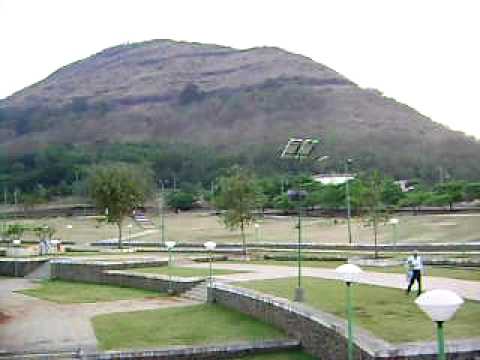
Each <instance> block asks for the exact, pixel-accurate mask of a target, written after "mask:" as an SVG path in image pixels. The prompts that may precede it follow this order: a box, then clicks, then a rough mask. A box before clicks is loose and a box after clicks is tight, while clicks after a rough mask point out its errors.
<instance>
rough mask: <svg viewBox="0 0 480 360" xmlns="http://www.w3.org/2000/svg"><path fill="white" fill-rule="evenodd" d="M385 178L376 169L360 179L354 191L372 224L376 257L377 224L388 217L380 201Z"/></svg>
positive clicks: (376, 254) (376, 255)
mask: <svg viewBox="0 0 480 360" xmlns="http://www.w3.org/2000/svg"><path fill="white" fill-rule="evenodd" d="M384 186H385V180H384V179H383V177H382V175H381V174H380V173H379V172H378V171H374V172H373V173H371V174H369V175H367V176H365V177H363V178H361V179H360V183H359V186H358V190H357V192H356V197H357V201H358V202H359V204H361V207H362V208H363V209H365V211H366V215H367V218H368V220H369V222H370V223H371V224H372V226H373V236H374V246H375V258H377V257H378V224H379V223H380V222H381V221H386V219H387V218H388V215H387V212H386V211H385V210H386V209H385V205H384V203H383V201H382V190H383V189H384Z"/></svg>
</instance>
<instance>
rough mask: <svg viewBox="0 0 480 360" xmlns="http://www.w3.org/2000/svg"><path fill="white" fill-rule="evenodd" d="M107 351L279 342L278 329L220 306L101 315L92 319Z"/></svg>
mask: <svg viewBox="0 0 480 360" xmlns="http://www.w3.org/2000/svg"><path fill="white" fill-rule="evenodd" d="M92 323H93V327H94V329H95V335H96V336H97V340H98V343H99V345H100V348H101V349H103V350H111V349H127V348H148V347H156V346H167V345H168V346H174V345H198V344H218V343H219V344H221V343H227V342H239V341H260V340H266V339H278V338H283V337H285V334H284V333H283V332H281V331H280V330H277V329H275V328H274V327H272V326H270V325H268V324H265V323H262V322H259V321H258V320H255V319H252V318H250V317H248V316H246V315H243V314H241V313H239V312H235V311H232V310H228V309H227V308H224V307H222V306H220V305H208V304H204V305H194V306H188V307H179V308H170V309H159V310H147V311H135V312H130V313H117V314H107V315H99V316H96V317H94V318H93V320H92Z"/></svg>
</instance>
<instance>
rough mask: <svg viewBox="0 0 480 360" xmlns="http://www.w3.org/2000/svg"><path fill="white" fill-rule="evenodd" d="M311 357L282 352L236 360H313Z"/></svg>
mask: <svg viewBox="0 0 480 360" xmlns="http://www.w3.org/2000/svg"><path fill="white" fill-rule="evenodd" d="M315 359H316V358H314V357H313V356H310V355H308V354H305V353H303V352H301V351H297V350H295V351H284V352H280V353H272V354H261V355H251V356H245V357H242V358H237V359H236V360H315Z"/></svg>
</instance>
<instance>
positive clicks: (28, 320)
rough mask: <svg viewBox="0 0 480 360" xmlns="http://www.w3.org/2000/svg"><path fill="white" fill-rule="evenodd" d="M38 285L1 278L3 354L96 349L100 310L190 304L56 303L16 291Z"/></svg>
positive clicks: (165, 300) (180, 300)
mask: <svg viewBox="0 0 480 360" xmlns="http://www.w3.org/2000/svg"><path fill="white" fill-rule="evenodd" d="M35 286H38V284H35V283H34V282H32V281H31V280H28V279H2V280H0V355H1V354H2V353H17V352H24V351H28V352H41V351H48V352H53V351H55V352H63V351H69V352H71V351H76V350H77V349H78V348H81V349H82V350H83V351H95V350H96V348H97V341H96V338H95V333H94V331H93V327H92V325H91V321H90V320H91V318H92V317H94V316H96V315H99V314H107V313H113V312H127V311H136V310H148V309H160V308H166V307H177V306H188V305H194V304H197V303H198V302H195V301H192V300H188V299H184V298H177V297H175V298H170V297H168V298H158V299H138V300H119V301H112V302H98V303H87V304H56V303H53V302H50V301H45V300H40V299H37V298H34V297H30V296H26V295H23V294H18V293H15V292H14V291H16V290H21V289H26V288H32V287H35Z"/></svg>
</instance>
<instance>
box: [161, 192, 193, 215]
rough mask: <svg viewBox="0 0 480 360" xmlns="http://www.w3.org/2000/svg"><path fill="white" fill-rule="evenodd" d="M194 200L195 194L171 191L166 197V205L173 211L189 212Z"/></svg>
mask: <svg viewBox="0 0 480 360" xmlns="http://www.w3.org/2000/svg"><path fill="white" fill-rule="evenodd" d="M196 200H197V198H196V194H194V193H191V192H186V191H172V192H170V193H169V194H168V195H167V205H168V206H169V207H171V208H173V209H175V211H178V210H190V209H191V208H193V206H194V203H195V201H196Z"/></svg>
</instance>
